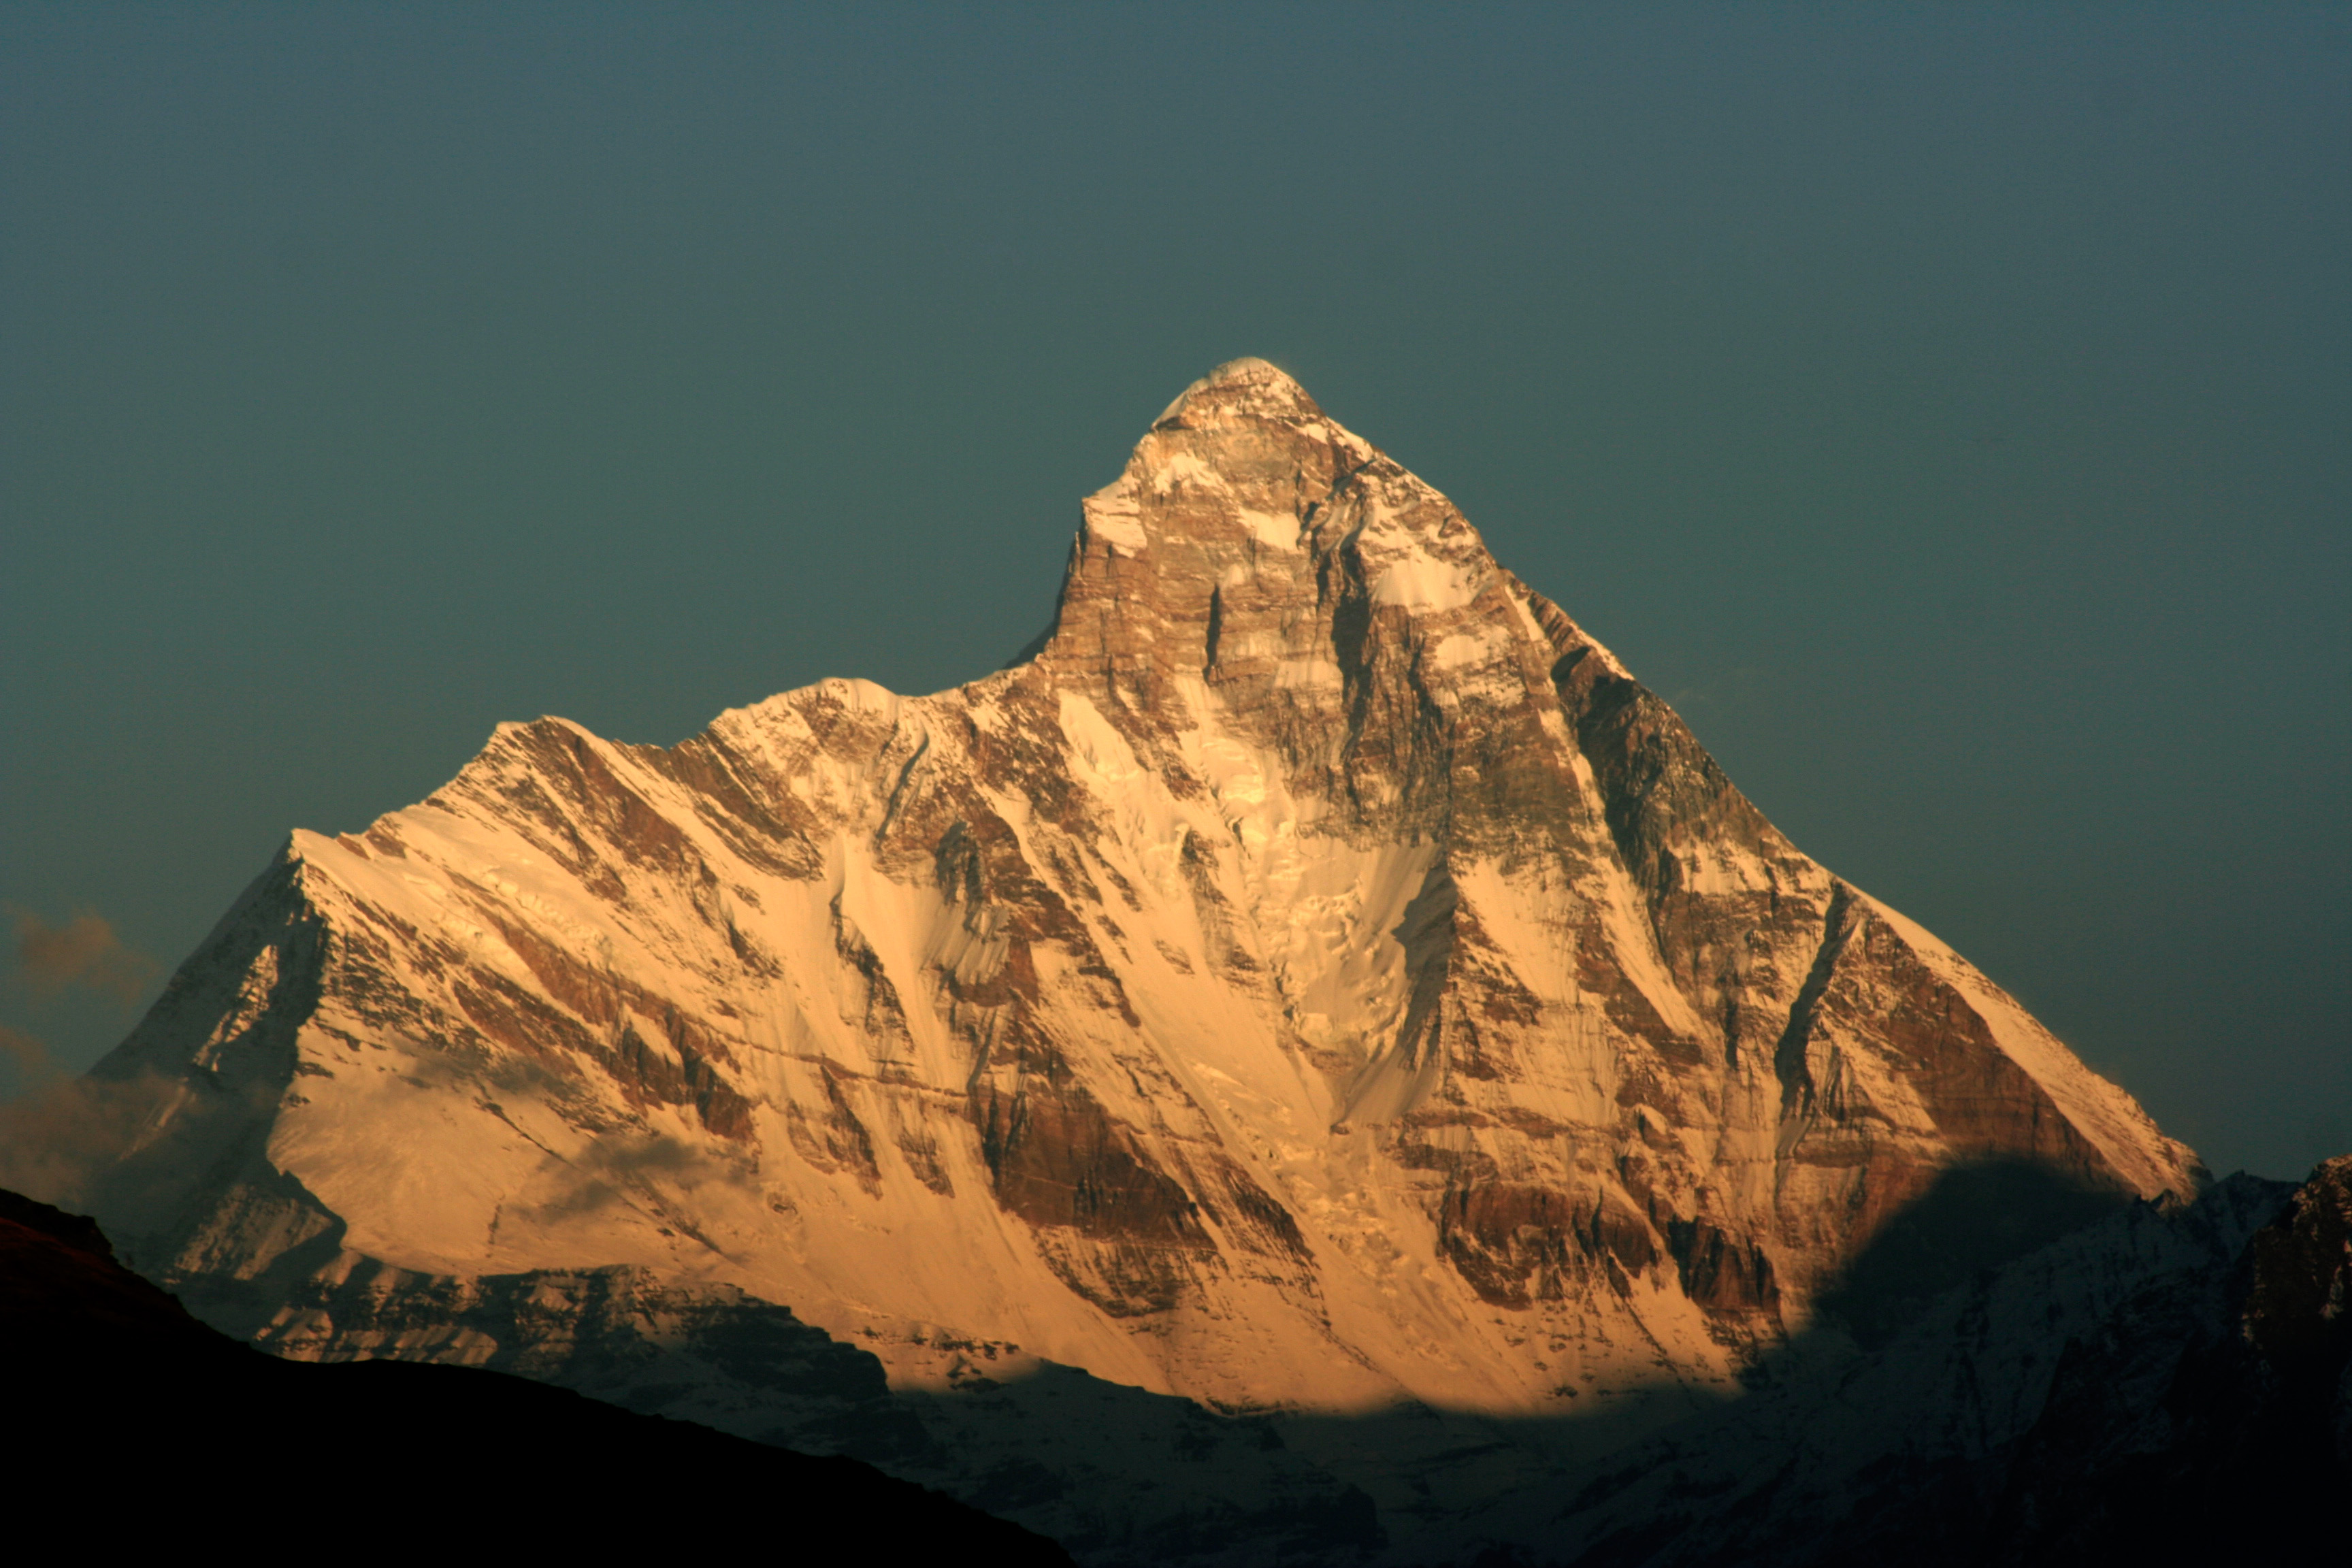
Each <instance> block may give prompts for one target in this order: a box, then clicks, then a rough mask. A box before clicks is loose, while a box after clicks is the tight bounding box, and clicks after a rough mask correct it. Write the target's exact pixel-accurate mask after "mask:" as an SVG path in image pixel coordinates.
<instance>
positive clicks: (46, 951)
mask: <svg viewBox="0 0 2352 1568" xmlns="http://www.w3.org/2000/svg"><path fill="white" fill-rule="evenodd" d="M9 914H10V917H11V919H12V920H13V921H15V924H16V968H17V971H18V973H20V974H21V975H22V976H23V977H24V981H25V983H26V984H27V985H29V986H31V987H32V990H33V994H35V995H36V996H39V997H41V998H43V999H44V1000H46V999H47V998H49V997H52V996H55V995H57V994H58V993H59V992H62V991H66V990H68V989H73V988H79V989H80V990H84V991H93V992H96V993H97V994H100V995H101V996H110V997H112V998H113V999H114V1000H115V1001H117V1002H119V1003H121V1005H124V1006H125V1007H129V1006H132V1005H136V1004H137V1003H138V1001H139V999H140V998H141V997H142V996H143V995H145V994H147V988H148V987H149V986H151V985H152V984H154V983H155V978H156V976H157V975H159V974H161V973H163V965H162V964H160V963H156V962H155V961H154V960H153V959H152V958H150V957H148V956H147V955H146V954H145V953H143V952H140V951H139V950H138V949H137V948H135V947H129V946H126V945H125V944H124V943H123V942H122V940H121V938H120V937H118V936H116V935H115V934H114V927H113V926H112V925H111V924H110V923H109V922H108V921H105V920H104V919H102V918H100V916H99V915H97V914H95V913H93V912H92V911H90V910H83V911H82V912H81V913H79V914H78V915H75V916H74V917H73V918H72V919H71V920H69V921H66V923H65V924H63V925H61V926H53V925H51V924H49V923H48V922H47V921H44V920H43V919H41V917H40V916H38V915H37V914H34V913H33V912H31V911H30V910H10V911H9Z"/></svg>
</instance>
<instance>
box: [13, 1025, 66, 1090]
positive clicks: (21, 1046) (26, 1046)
mask: <svg viewBox="0 0 2352 1568" xmlns="http://www.w3.org/2000/svg"><path fill="white" fill-rule="evenodd" d="M0 1061H5V1062H6V1063H7V1064H8V1066H9V1067H11V1068H15V1069H16V1084H17V1087H18V1088H19V1089H30V1088H32V1087H33V1086H34V1085H35V1084H37V1083H41V1082H45V1081H47V1079H52V1078H54V1077H56V1076H57V1071H58V1069H57V1064H56V1063H54V1062H52V1061H51V1060H50V1059H49V1047H47V1046H45V1045H43V1044H42V1043H41V1042H40V1041H38V1040H37V1039H35V1038H34V1037H32V1036H30V1035H28V1034H26V1033H25V1031H24V1030H22V1029H12V1028H10V1027H9V1026H7V1025H5V1024H0Z"/></svg>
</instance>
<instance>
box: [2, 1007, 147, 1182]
mask: <svg viewBox="0 0 2352 1568" xmlns="http://www.w3.org/2000/svg"><path fill="white" fill-rule="evenodd" d="M26 1047H30V1053H31V1054H30V1055H29V1057H28V1056H27V1055H26V1054H24V1053H25V1050H26ZM0 1049H5V1051H7V1052H8V1053H9V1055H10V1056H11V1058H14V1059H15V1060H16V1062H17V1063H18V1064H19V1067H18V1072H19V1078H18V1082H19V1084H20V1086H21V1088H22V1090H23V1092H21V1093H19V1094H18V1095H17V1096H16V1098H15V1099H14V1100H7V1101H5V1102H0V1187H6V1188H9V1189H11V1190H12V1191H15V1192H19V1193H23V1194H26V1195H28V1196H30V1197H35V1198H38V1199H39V1200H40V1201H41V1202H43V1203H46V1204H55V1205H58V1207H59V1208H63V1209H70V1210H75V1211H78V1212H87V1211H88V1210H89V1209H90V1208H92V1207H94V1206H95V1198H96V1194H97V1184H98V1183H100V1181H102V1180H103V1179H104V1178H105V1177H106V1175H107V1174H108V1173H109V1172H110V1171H111V1170H112V1168H113V1167H114V1165H115V1163H116V1162H117V1161H118V1160H119V1159H120V1158H121V1156H122V1154H123V1153H124V1152H126V1151H128V1150H130V1149H131V1148H132V1147H134V1146H135V1145H136V1143H137V1142H138V1140H139V1138H140V1136H141V1135H142V1133H143V1132H144V1131H146V1129H147V1128H148V1126H149V1125H150V1124H151V1123H152V1121H153V1120H154V1118H155V1116H156V1115H157V1114H158V1113H159V1112H160V1111H161V1110H163V1108H164V1107H165V1105H166V1104H167V1103H168V1102H169V1100H171V1098H172V1096H173V1090H174V1088H175V1086H174V1085H173V1084H171V1083H170V1082H168V1081H166V1080H165V1079H162V1078H160V1077H157V1076H155V1075H152V1074H147V1075H142V1076H141V1077H139V1078H135V1079H112V1080H108V1079H87V1078H68V1077H67V1076H66V1075H65V1074H64V1073H62V1072H59V1071H58V1070H57V1069H56V1068H55V1067H53V1066H51V1065H50V1063H49V1060H48V1053H47V1051H46V1050H43V1049H42V1048H41V1043H40V1042H39V1041H38V1040H36V1039H34V1038H33V1037H31V1036H29V1035H26V1034H22V1033H20V1032H18V1031H16V1030H14V1029H8V1028H0ZM28 1060H29V1062H30V1064H31V1065H30V1066H29V1067H28V1066H26V1065H25V1064H26V1062H27V1061H28Z"/></svg>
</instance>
